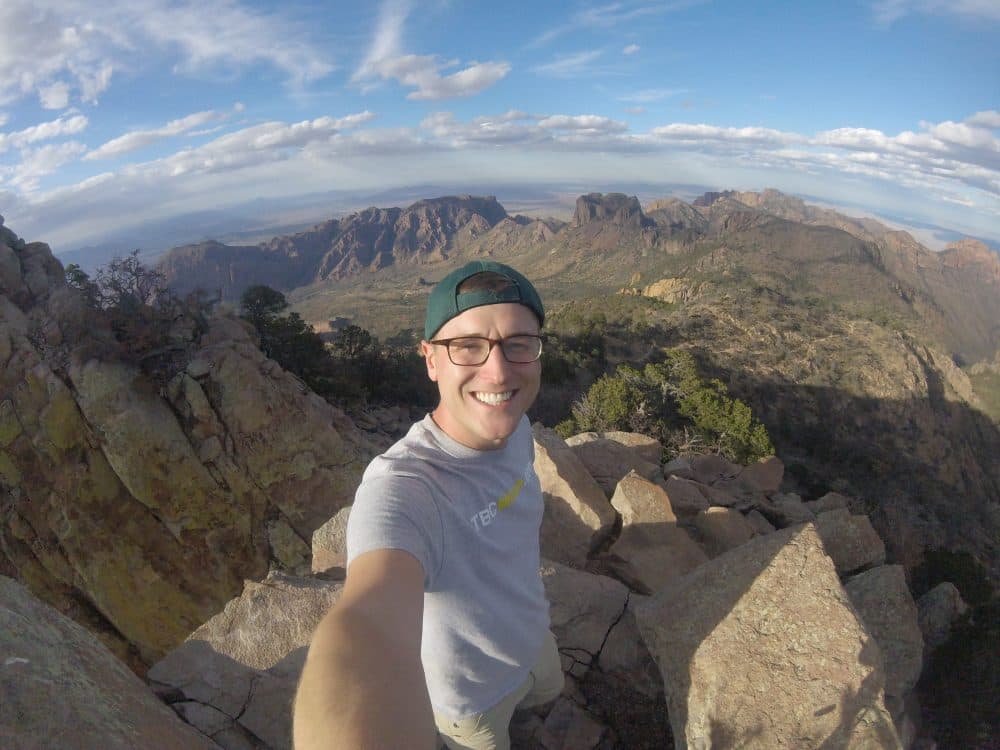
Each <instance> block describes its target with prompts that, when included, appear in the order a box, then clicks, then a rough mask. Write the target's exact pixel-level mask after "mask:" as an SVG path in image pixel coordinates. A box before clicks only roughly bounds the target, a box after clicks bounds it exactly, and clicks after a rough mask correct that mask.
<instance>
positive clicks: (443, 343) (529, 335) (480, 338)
mask: <svg viewBox="0 0 1000 750" xmlns="http://www.w3.org/2000/svg"><path fill="white" fill-rule="evenodd" d="M518 338H528V339H537V340H538V356H537V357H535V358H534V359H529V360H528V361H527V362H517V361H515V360H512V359H511V358H510V357H508V356H507V352H506V351H505V350H504V348H503V344H504V342H505V341H509V340H510V339H518ZM469 339H475V340H477V341H486V342H488V343H489V345H490V348H489V349H488V350H487V351H486V356H485V357H483V359H482V361H481V362H476V363H471V362H470V363H466V362H456V361H455V359H454V357H452V356H451V342H452V341H468V340H469ZM427 343H428V344H435V345H437V346H443V347H444V350H445V351H446V352H448V360H449V361H450V362H451V363H452V364H453V365H456V366H458V367H480V366H481V365H484V364H486V360H488V359H489V358H490V355H491V354H492V353H493V347H494V346H497V345H499V346H500V353H501V354H502V355H503V358H504V359H505V360H507V361H508V362H509V363H510V364H512V365H530V364H532V363H533V362H537V361H538V360H540V359H541V358H542V350H543V349H544V339H543V338H542V337H541V336H540V335H538V334H534V333H516V334H514V335H513V336H507V337H506V338H502V339H491V338H490V337H489V336H453V337H452V338H450V339H432V340H431V341H428V342H427Z"/></svg>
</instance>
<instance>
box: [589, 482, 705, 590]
mask: <svg viewBox="0 0 1000 750" xmlns="http://www.w3.org/2000/svg"><path fill="white" fill-rule="evenodd" d="M672 481H683V480H672ZM611 504H612V505H613V506H614V507H615V509H616V510H617V511H618V512H619V513H620V514H621V517H622V531H621V534H620V535H619V537H618V539H617V540H616V541H615V543H614V544H613V545H612V546H611V549H610V552H611V554H612V556H613V558H611V559H609V560H608V562H607V564H608V565H609V566H611V568H612V569H613V570H614V571H615V572H616V574H618V575H619V577H621V578H622V579H623V580H626V581H628V583H629V584H630V585H632V586H633V587H634V588H636V589H638V590H639V591H640V592H641V593H652V592H654V591H658V590H660V589H661V588H663V587H664V586H666V585H667V584H668V583H670V582H671V581H673V580H674V579H676V578H678V577H680V576H682V575H684V574H685V573H687V572H689V571H690V570H693V569H694V568H696V567H697V566H699V565H701V564H702V563H703V562H705V561H706V560H708V556H707V555H706V554H705V552H704V551H703V550H702V549H701V548H700V547H699V546H698V545H697V543H696V542H695V541H694V540H692V539H691V537H690V536H688V534H687V532H686V531H685V530H684V529H682V528H681V527H680V526H678V525H677V516H675V515H674V512H673V510H672V508H671V502H670V499H669V498H668V496H667V493H666V492H665V491H664V489H663V487H661V486H660V485H658V484H654V483H653V482H650V481H649V480H648V479H645V478H643V477H641V476H639V475H638V474H636V473H634V472H633V473H630V474H628V475H627V476H626V477H625V478H624V479H622V480H621V481H620V482H619V483H618V487H617V489H616V490H615V494H614V497H612V498H611ZM614 558H617V559H618V560H621V561H622V562H621V563H620V564H619V563H617V561H616V560H615V559H614Z"/></svg>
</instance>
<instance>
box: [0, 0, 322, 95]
mask: <svg viewBox="0 0 1000 750" xmlns="http://www.w3.org/2000/svg"><path fill="white" fill-rule="evenodd" d="M0 28H2V29H6V30H8V32H7V33H5V34H4V40H3V43H2V44H0V102H10V101H15V100H18V99H21V98H23V97H25V96H30V95H37V96H38V97H39V100H40V101H41V102H42V104H43V106H47V107H52V108H54V107H55V105H56V104H57V103H58V102H61V101H63V100H64V99H65V101H66V103H67V104H68V103H69V102H70V101H73V100H78V101H83V102H88V103H96V102H97V99H98V97H99V96H100V95H101V94H102V93H103V92H104V91H105V90H106V89H107V88H108V86H109V85H110V83H111V80H112V76H113V74H114V73H115V71H118V70H122V69H124V68H129V67H138V66H139V65H141V64H142V60H143V58H144V57H146V56H147V55H146V51H147V50H149V49H153V50H157V51H162V52H165V53H167V54H169V55H170V56H172V57H174V58H175V59H176V67H175V69H176V70H178V71H183V72H186V73H189V74H198V73H201V72H203V71H205V70H209V69H213V68H223V69H227V70H229V69H239V68H245V67H247V66H249V65H252V64H258V63H263V64H266V65H269V66H272V67H275V68H277V69H278V70H280V71H282V72H283V73H284V74H285V75H286V76H287V77H288V78H289V79H290V80H291V81H293V82H295V83H301V82H303V81H309V80H314V79H317V78H320V77H322V76H324V75H326V74H327V73H329V72H330V71H331V70H332V69H333V65H332V63H331V62H330V61H329V59H328V55H327V54H326V53H325V52H323V51H322V50H320V49H319V48H318V47H315V46H314V45H311V44H310V43H309V42H308V41H303V40H304V39H308V33H307V32H308V30H307V29H306V28H304V27H303V26H301V25H299V24H296V23H294V22H293V21H291V20H289V19H287V18H286V17H283V16H281V15H278V14H276V13H264V12H262V11H257V10H252V9H250V8H248V7H245V6H243V5H241V4H240V3H239V2H237V1H236V0H219V1H218V2H198V1H197V0H179V1H178V0H104V2H100V3H93V2H90V1H89V0H3V2H2V3H0ZM275 40H281V41H280V43H278V44H276V43H275ZM63 106H65V105H63Z"/></svg>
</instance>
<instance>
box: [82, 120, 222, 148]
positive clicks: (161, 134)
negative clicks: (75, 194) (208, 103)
mask: <svg viewBox="0 0 1000 750" xmlns="http://www.w3.org/2000/svg"><path fill="white" fill-rule="evenodd" d="M218 118H219V115H218V114H216V113H215V112H212V111H210V110H209V111H206V112H195V113H194V114H191V115H188V116H187V117H182V118H180V119H179V120H171V121H170V122H168V123H167V124H166V125H164V126H163V127H161V128H155V129H153V130H133V131H132V132H131V133H125V135H120V136H118V137H117V138H113V139H111V140H110V141H108V142H106V143H104V144H103V145H101V146H99V147H98V148H96V149H94V150H93V151H91V152H90V153H88V154H87V155H86V156H84V157H83V158H84V159H85V160H87V161H93V160H95V159H113V158H115V157H118V156H121V155H122V154H127V153H129V152H130V151H136V150H138V149H140V148H143V147H144V146H148V145H149V144H151V143H155V142H156V141H160V140H163V139H164V138H169V137H170V136H174V135H180V134H181V133H184V132H187V131H190V130H191V129H192V128H196V127H198V126H200V125H204V124H205V123H207V122H211V121H213V120H216V119H218Z"/></svg>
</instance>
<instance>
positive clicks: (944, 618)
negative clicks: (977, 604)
mask: <svg viewBox="0 0 1000 750" xmlns="http://www.w3.org/2000/svg"><path fill="white" fill-rule="evenodd" d="M968 609H969V607H968V605H967V604H966V603H965V601H964V600H963V599H962V595H961V594H960V593H959V591H958V587H956V586H955V584H953V583H948V582H945V583H939V584H938V585H937V586H935V587H934V588H932V589H931V590H930V591H928V592H927V593H926V594H924V595H923V596H922V597H920V599H919V600H917V612H918V622H919V623H920V631H921V632H922V633H923V634H924V644H925V645H926V646H927V650H928V651H930V650H933V649H935V648H937V647H938V646H940V645H941V644H942V643H944V642H945V641H947V640H948V638H949V637H950V636H951V626H952V625H954V624H955V621H956V620H957V619H958V618H959V617H961V616H962V615H964V614H965V613H966V612H967V611H968Z"/></svg>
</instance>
